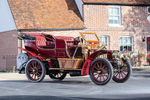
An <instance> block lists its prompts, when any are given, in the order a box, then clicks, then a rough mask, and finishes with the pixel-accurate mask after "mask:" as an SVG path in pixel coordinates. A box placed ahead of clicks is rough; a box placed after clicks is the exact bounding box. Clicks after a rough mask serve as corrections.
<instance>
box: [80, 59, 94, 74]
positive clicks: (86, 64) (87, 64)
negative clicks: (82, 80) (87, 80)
mask: <svg viewBox="0 0 150 100" xmlns="http://www.w3.org/2000/svg"><path fill="white" fill-rule="evenodd" d="M91 63H92V60H90V59H87V60H86V61H85V62H84V64H83V67H82V71H81V76H84V75H89V68H90V65H91Z"/></svg>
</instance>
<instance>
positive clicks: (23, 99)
mask: <svg viewBox="0 0 150 100" xmlns="http://www.w3.org/2000/svg"><path fill="white" fill-rule="evenodd" d="M149 99H150V97H143V98H139V97H136V98H119V99H117V98H114V97H113V98H77V97H56V96H27V95H26V96H0V100H149Z"/></svg>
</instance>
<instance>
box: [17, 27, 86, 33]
mask: <svg viewBox="0 0 150 100" xmlns="http://www.w3.org/2000/svg"><path fill="white" fill-rule="evenodd" d="M83 29H86V27H74V28H45V29H18V30H17V31H19V32H23V31H66V30H83Z"/></svg>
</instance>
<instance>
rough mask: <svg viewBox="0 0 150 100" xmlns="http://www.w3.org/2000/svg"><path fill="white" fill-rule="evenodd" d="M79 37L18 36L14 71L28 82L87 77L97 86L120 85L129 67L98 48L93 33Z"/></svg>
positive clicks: (111, 52)
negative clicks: (112, 83)
mask: <svg viewBox="0 0 150 100" xmlns="http://www.w3.org/2000/svg"><path fill="white" fill-rule="evenodd" d="M80 35H81V36H80V37H76V38H74V37H66V36H53V35H50V34H43V33H38V34H37V33H35V34H34V33H32V34H29V33H21V34H20V35H18V38H19V39H20V40H23V41H24V48H20V47H19V49H21V50H22V51H24V53H20V54H18V56H17V69H18V70H19V72H20V73H25V74H26V76H27V78H28V80H30V81H32V82H40V81H42V80H43V79H44V77H45V75H49V77H50V78H51V79H54V80H63V79H64V78H65V77H66V75H67V74H70V76H85V75H89V76H90V78H91V80H92V81H93V82H94V83H95V84H97V85H105V84H107V83H108V82H109V81H110V80H111V79H113V80H114V81H115V82H118V83H123V82H125V81H127V80H128V79H129V77H130V75H131V71H132V70H131V67H132V66H131V64H130V63H129V62H128V60H127V59H125V58H123V57H122V58H119V59H116V58H114V57H113V53H114V52H116V51H112V50H106V49H105V45H103V46H100V45H99V42H100V40H99V38H98V36H97V34H96V33H88V32H83V33H80Z"/></svg>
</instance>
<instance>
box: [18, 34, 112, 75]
mask: <svg viewBox="0 0 150 100" xmlns="http://www.w3.org/2000/svg"><path fill="white" fill-rule="evenodd" d="M27 34H28V35H31V36H34V37H35V38H36V40H24V46H25V49H23V48H19V49H22V50H24V51H26V52H27V53H29V54H30V55H31V56H32V57H33V58H34V57H36V58H38V59H40V60H42V61H43V60H45V59H57V58H68V56H67V53H66V50H68V51H69V54H70V55H71V56H72V55H73V53H74V50H75V49H76V47H77V46H78V41H77V40H75V38H73V37H65V36H53V35H47V34H43V33H41V34H33V33H32V34H29V33H27ZM93 50H94V53H93V54H91V55H89V56H88V59H87V60H86V61H85V62H84V64H83V67H82V71H81V75H88V74H89V67H90V65H91V63H92V61H93V60H94V59H95V58H96V57H97V56H99V55H101V54H107V58H108V60H111V59H112V51H111V50H99V51H96V49H93ZM81 52H82V48H81V47H79V48H78V50H77V53H76V56H78V57H81V56H82V53H81ZM48 63H49V65H50V68H52V67H53V66H52V63H51V61H49V62H48Z"/></svg>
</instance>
